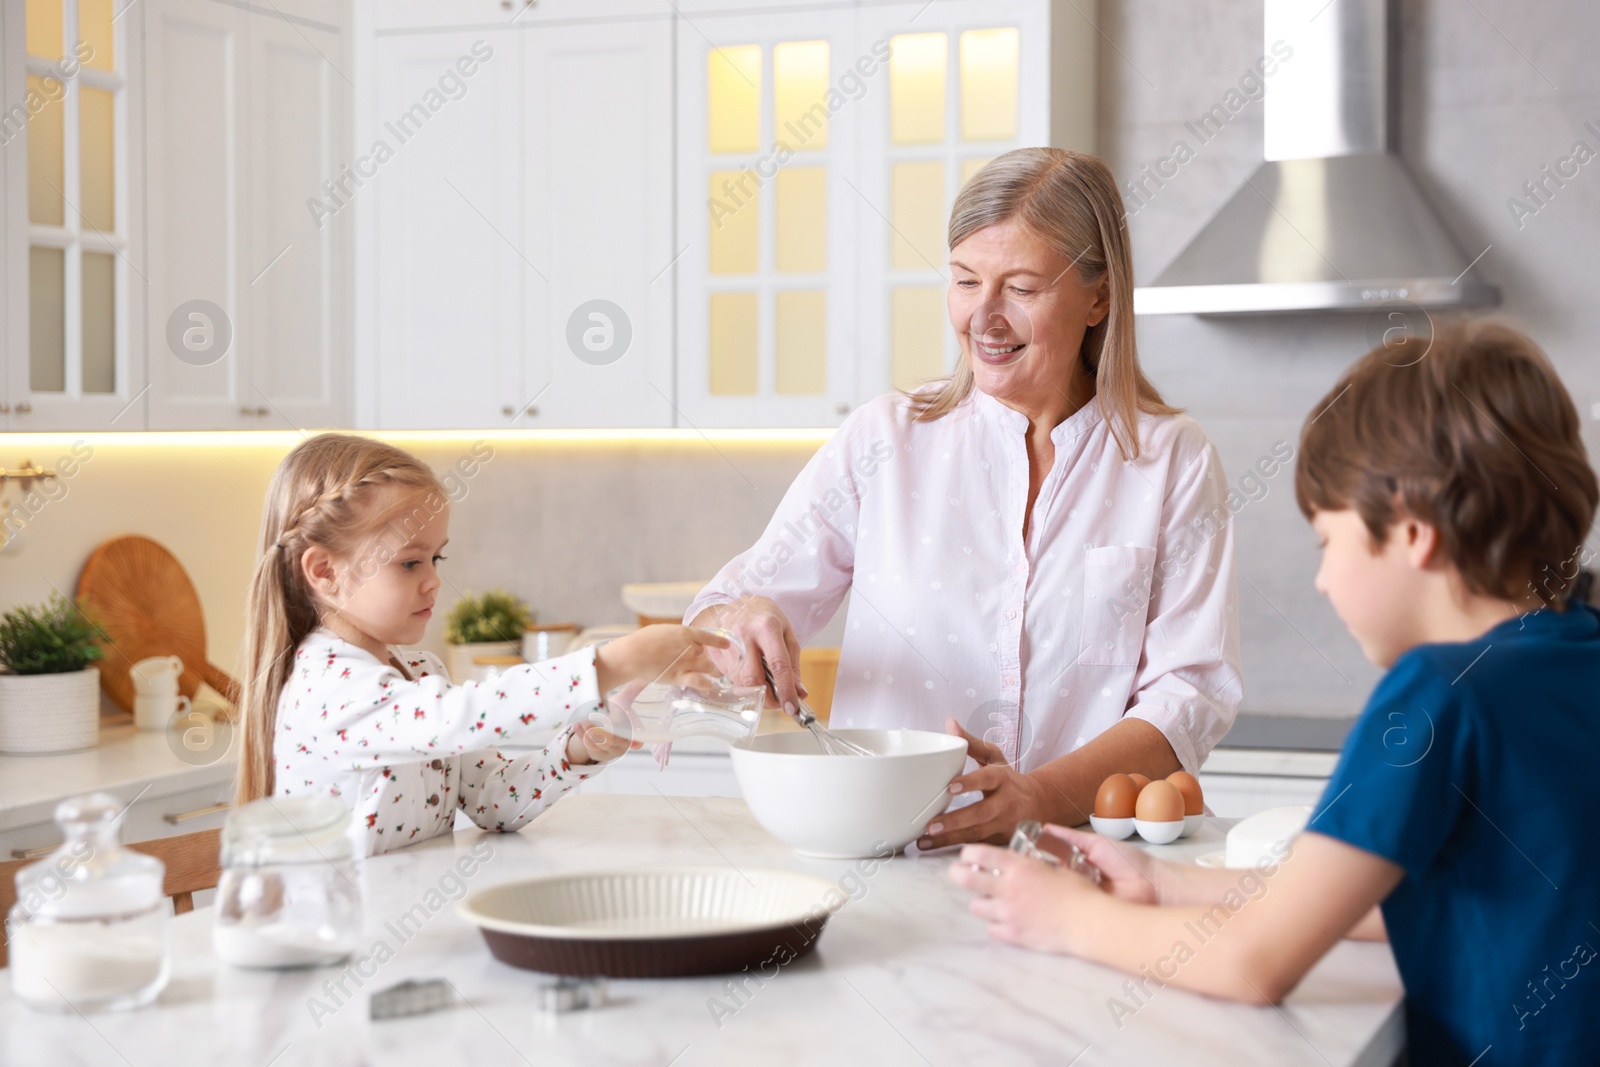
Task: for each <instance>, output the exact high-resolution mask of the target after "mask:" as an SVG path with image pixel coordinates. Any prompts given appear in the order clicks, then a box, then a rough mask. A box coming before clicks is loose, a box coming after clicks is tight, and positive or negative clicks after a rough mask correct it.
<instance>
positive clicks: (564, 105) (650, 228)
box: [522, 18, 676, 427]
mask: <svg viewBox="0 0 1600 1067" xmlns="http://www.w3.org/2000/svg"><path fill="white" fill-rule="evenodd" d="M522 42H523V107H524V121H523V127H522V129H523V137H522V143H523V160H524V167H525V170H524V180H523V189H522V196H523V200H524V203H525V209H524V210H525V212H526V214H525V225H526V233H527V244H528V248H529V259H530V260H531V261H532V264H531V265H530V270H529V274H530V275H532V276H531V277H527V278H526V284H525V285H524V287H523V309H524V313H525V314H526V316H527V318H526V320H525V322H526V330H527V334H526V336H527V337H528V339H529V343H528V345H527V348H526V350H527V353H528V358H527V361H526V364H525V372H524V373H525V374H526V376H527V385H526V389H525V392H526V393H527V395H528V396H529V397H530V399H532V401H533V403H534V404H535V405H536V406H537V407H538V408H539V415H538V417H537V418H536V419H531V420H530V419H527V418H525V419H524V421H525V422H531V424H533V425H538V426H552V427H595V426H600V427H606V426H641V427H642V426H671V425H672V424H673V403H672V394H673V378H672V372H673V360H672V345H673V335H672V313H673V291H672V282H673V275H672V264H673V258H674V253H675V252H676V249H674V248H673V246H672V208H673V199H672V190H673V186H672V164H671V160H672V95H671V93H669V92H663V91H662V89H663V87H664V86H669V85H670V84H671V81H672V22H671V20H670V19H667V18H654V19H636V20H614V21H606V22H602V23H584V24H580V25H559V26H558V25H549V26H546V25H539V24H535V25H533V26H531V27H530V28H529V29H527V30H526V31H524V32H523V34H522Z"/></svg>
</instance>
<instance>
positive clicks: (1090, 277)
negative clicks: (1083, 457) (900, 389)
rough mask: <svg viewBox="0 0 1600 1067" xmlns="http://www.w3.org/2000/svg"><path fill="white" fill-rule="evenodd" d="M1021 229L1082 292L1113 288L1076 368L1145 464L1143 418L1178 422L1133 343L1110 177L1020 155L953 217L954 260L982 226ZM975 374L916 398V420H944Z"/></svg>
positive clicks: (1129, 289)
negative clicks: (1045, 246)
mask: <svg viewBox="0 0 1600 1067" xmlns="http://www.w3.org/2000/svg"><path fill="white" fill-rule="evenodd" d="M1013 218H1014V219H1017V220H1018V221H1019V222H1021V223H1022V225H1023V226H1025V227H1026V228H1027V229H1028V230H1029V231H1031V232H1032V233H1034V234H1037V235H1038V236H1039V237H1040V238H1041V239H1042V240H1044V241H1046V242H1048V243H1049V244H1050V245H1051V246H1052V247H1053V248H1054V249H1055V250H1056V252H1057V253H1059V254H1060V255H1062V256H1064V257H1065V258H1067V259H1069V260H1071V261H1072V262H1073V263H1074V265H1075V267H1076V269H1077V272H1078V277H1079V278H1080V279H1082V281H1083V283H1084V284H1085V285H1097V284H1099V283H1100V282H1101V281H1102V280H1104V281H1105V283H1106V288H1107V290H1108V296H1109V297H1110V301H1111V307H1110V309H1109V311H1107V313H1106V317H1105V318H1104V319H1102V320H1100V323H1099V324H1098V325H1095V326H1091V327H1089V329H1088V330H1087V331H1085V332H1084V335H1083V345H1082V347H1081V348H1080V349H1079V352H1078V358H1079V360H1080V361H1081V362H1082V364H1083V369H1084V373H1086V374H1087V375H1088V376H1089V377H1090V379H1091V380H1092V381H1093V382H1094V386H1095V395H1096V396H1098V397H1099V398H1100V406H1101V409H1102V411H1103V412H1104V414H1105V418H1106V422H1107V424H1108V425H1109V426H1110V428H1111V435H1112V437H1113V438H1114V439H1115V440H1116V442H1117V448H1118V450H1119V451H1120V452H1121V453H1122V456H1123V458H1124V459H1130V460H1131V459H1137V458H1138V456H1139V414H1140V412H1147V413H1149V414H1152V415H1164V414H1172V413H1173V412H1176V411H1177V410H1178V409H1177V408H1174V407H1171V406H1169V405H1168V404H1167V403H1166V402H1165V401H1164V400H1162V399H1161V394H1160V393H1158V392H1157V391H1156V387H1155V386H1153V385H1151V384H1150V381H1149V379H1147V378H1146V377H1145V376H1144V372H1143V371H1142V370H1140V368H1139V353H1138V350H1137V348H1136V347H1135V343H1134V334H1133V256H1132V254H1131V253H1130V251H1129V248H1128V225H1127V218H1126V215H1125V213H1124V212H1123V209H1122V196H1121V194H1119V193H1118V192H1117V183H1116V179H1114V178H1113V177H1112V176H1111V170H1110V168H1108V167H1107V166H1106V165H1105V164H1104V163H1103V162H1101V161H1100V160H1099V159H1098V158H1096V157H1095V156H1091V155H1087V154H1085V153H1083V152H1068V151H1066V150H1064V149H1060V148H1018V149H1015V150H1014V151H1011V152H1007V153H1005V154H1004V155H1001V156H997V157H996V158H995V159H993V160H991V161H990V162H989V163H988V164H987V165H986V166H985V167H984V168H983V169H982V170H980V171H978V173H977V174H975V175H973V177H972V180H971V181H969V182H968V183H967V184H966V186H965V187H964V188H963V189H962V190H961V192H960V193H959V194H958V195H957V196H956V202H955V203H954V204H953V205H952V206H951V208H950V227H949V234H948V237H947V243H948V244H949V246H950V248H951V250H954V249H955V247H956V246H957V245H959V244H960V243H961V242H962V241H965V240H966V239H967V238H968V237H970V236H972V235H973V234H974V233H977V232H978V231H979V230H981V229H983V228H984V227H985V226H993V225H994V224H995V223H999V222H1006V221H1008V220H1010V219H1013ZM972 382H973V378H972V367H971V366H970V365H969V364H968V363H967V361H966V360H964V359H963V360H960V361H958V363H957V365H956V369H955V372H954V373H953V374H951V375H950V377H948V378H946V379H944V380H943V381H942V382H940V383H938V388H937V389H927V390H923V391H920V392H917V393H914V394H912V395H911V404H912V410H913V412H914V414H913V416H912V417H913V418H915V419H916V420H917V421H919V422H931V421H932V420H934V419H940V418H943V417H944V416H946V415H948V414H949V413H950V412H951V411H953V410H955V408H956V407H957V405H959V404H960V403H961V402H962V401H964V400H966V399H967V397H968V396H970V395H971V393H972Z"/></svg>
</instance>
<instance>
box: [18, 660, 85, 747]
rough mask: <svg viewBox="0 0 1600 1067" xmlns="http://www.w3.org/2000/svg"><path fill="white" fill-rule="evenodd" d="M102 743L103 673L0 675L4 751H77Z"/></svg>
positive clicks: (73, 672) (74, 672)
mask: <svg viewBox="0 0 1600 1067" xmlns="http://www.w3.org/2000/svg"><path fill="white" fill-rule="evenodd" d="M99 743H100V672H99V671H97V670H95V669H94V668H93V667H85V668H84V669H83V670H81V671H71V672H69V673H66V674H0V752H6V753H12V754H16V753H30V752H71V751H72V750H74V749H79V748H93V747H94V746H95V745H97V744H99Z"/></svg>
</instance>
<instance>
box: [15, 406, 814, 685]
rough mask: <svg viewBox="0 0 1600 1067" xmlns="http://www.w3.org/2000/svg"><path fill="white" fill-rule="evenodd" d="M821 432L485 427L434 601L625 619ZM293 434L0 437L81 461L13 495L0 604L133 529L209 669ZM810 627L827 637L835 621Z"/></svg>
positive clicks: (438, 645) (452, 459)
mask: <svg viewBox="0 0 1600 1067" xmlns="http://www.w3.org/2000/svg"><path fill="white" fill-rule="evenodd" d="M387 436H388V439H390V440H393V441H394V442H395V443H396V444H398V445H400V446H401V447H403V448H406V449H407V450H409V451H411V452H413V453H415V454H416V455H418V456H419V457H421V458H422V459H423V461H424V462H426V463H428V464H429V465H430V466H432V467H433V468H434V469H435V470H437V471H444V470H445V469H447V468H449V467H451V466H453V465H455V464H456V463H457V462H458V461H460V460H462V459H465V458H467V457H468V456H469V455H470V454H471V452H470V450H471V449H472V448H473V440H472V439H471V438H469V437H465V436H463V437H452V438H449V439H440V436H439V435H434V436H432V437H431V438H430V437H425V436H413V437H405V436H399V435H387ZM821 439H822V437H821V435H820V434H787V435H779V436H778V438H777V439H776V440H772V441H752V440H749V439H748V438H746V439H742V440H741V439H739V438H738V437H731V438H730V436H728V435H717V434H713V435H711V440H705V439H701V438H699V437H694V438H693V439H692V440H691V439H688V438H687V437H686V436H685V435H675V436H673V437H671V438H670V439H665V438H664V439H650V438H647V437H641V438H637V439H627V438H617V437H613V438H610V439H602V440H598V441H595V440H590V441H584V442H562V441H556V442H551V441H530V440H527V439H526V438H524V439H515V438H508V437H507V438H496V437H491V438H489V439H488V441H487V445H488V448H489V449H491V450H492V456H491V458H490V459H489V460H488V461H487V462H486V463H483V464H482V465H481V466H480V467H479V468H478V471H477V473H476V474H475V475H474V476H473V477H472V478H471V479H469V480H465V481H464V484H465V487H466V488H465V493H464V495H462V496H461V498H460V499H459V500H458V502H457V503H456V504H455V505H453V506H452V508H451V522H450V546H449V548H447V549H446V550H445V555H446V556H448V557H449V559H448V561H447V562H446V563H445V564H444V565H443V574H444V577H445V578H446V580H447V581H448V583H449V585H448V586H447V587H446V588H445V589H443V590H442V591H441V596H440V600H441V605H442V606H443V607H448V605H449V604H450V602H451V601H453V600H454V599H455V597H456V594H457V592H465V591H469V590H470V591H474V592H481V591H482V590H484V589H488V588H492V587H504V588H507V589H510V590H512V591H513V592H515V593H517V594H518V595H520V596H522V597H523V598H524V599H525V600H527V601H528V603H529V604H530V606H532V607H533V608H534V609H535V611H536V612H537V613H538V617H539V619H540V621H547V622H578V623H581V624H584V625H592V624H597V623H606V622H628V621H632V614H631V613H630V612H629V611H628V610H627V609H626V608H625V607H624V606H623V604H622V600H621V598H620V589H621V586H622V584H623V583H624V582H633V581H682V580H692V579H706V578H709V577H710V576H711V575H712V574H714V573H715V572H716V570H717V568H718V567H720V566H721V565H722V564H723V563H725V562H726V561H727V560H728V559H730V558H731V557H732V556H733V555H734V554H735V553H737V552H739V551H741V550H742V549H744V548H746V547H748V545H749V544H750V542H752V541H753V540H754V539H755V537H756V535H757V534H758V533H760V531H761V527H762V526H763V525H764V524H765V521H766V517H767V516H769V515H770V514H771V512H772V510H773V509H774V508H775V507H776V506H777V503H778V500H779V498H781V497H782V495H783V492H784V490H785V489H787V488H788V485H789V482H790V481H791V480H792V479H793V478H794V475H795V474H796V473H798V471H799V470H800V468H801V467H802V466H803V465H804V463H805V461H806V459H807V458H808V457H809V456H810V454H811V453H812V452H814V451H815V450H816V447H817V444H818V442H820V440H821ZM299 440H300V436H299V435H298V434H296V433H293V432H284V433H251V432H242V431H241V432H231V433H208V434H193V435H177V434H161V433H152V434H81V435H71V434H50V435H44V434H29V435H21V434H10V435H0V463H3V464H4V465H6V466H15V465H17V464H18V463H19V462H20V461H21V460H22V459H23V458H24V457H26V458H29V459H32V460H33V461H35V462H36V463H39V464H41V465H45V466H58V467H60V468H61V469H63V470H66V469H69V467H68V465H65V464H62V463H61V462H60V460H61V458H62V457H69V456H72V455H74V448H75V447H76V449H77V452H78V454H80V455H81V454H87V455H88V457H89V458H88V459H87V460H86V461H83V462H80V463H79V464H78V469H77V470H76V472H75V473H74V474H73V475H72V476H71V477H70V478H67V477H63V478H61V479H58V480H57V481H56V482H55V483H54V484H48V483H38V484H36V487H35V490H34V494H33V496H34V498H35V499H37V500H42V501H43V503H42V504H41V505H40V506H38V507H36V508H28V507H27V506H26V505H23V506H24V507H25V511H24V512H23V513H20V515H19V518H21V519H25V520H26V521H25V525H24V524H23V523H22V522H20V521H18V518H14V519H13V521H12V529H15V528H16V527H17V526H19V525H20V526H22V533H21V536H20V537H17V538H15V539H14V540H13V541H12V542H10V543H9V544H8V545H7V546H6V547H5V549H4V550H0V610H3V609H5V608H9V607H11V606H13V605H15V604H19V603H36V602H38V601H41V600H43V599H45V598H47V597H48V596H49V595H50V594H51V592H52V590H53V589H55V590H60V591H61V592H63V593H67V594H71V593H72V591H73V590H74V588H75V587H76V584H77V580H78V575H79V573H80V571H81V570H82V568H83V563H84V561H85V560H86V559H87V558H88V556H89V554H90V553H91V552H92V551H93V550H94V548H95V546H96V545H98V544H99V543H101V542H102V541H104V540H106V539H107V538H111V537H116V536H119V535H122V534H130V533H138V534H143V535H144V536H147V537H151V538H154V539H155V540H157V541H159V542H160V543H161V544H163V545H165V546H166V547H167V548H168V549H169V550H170V551H171V552H172V553H173V554H174V555H175V556H176V557H177V558H178V560H179V562H181V563H182V564H183V566H184V568H185V569H186V570H187V571H188V572H189V576H190V578H191V579H192V580H193V581H194V583H195V586H196V588H197V589H198V590H199V593H200V599H201V601H202V604H203V606H204V609H205V612H206V637H207V643H208V645H209V647H210V651H211V658H212V661H213V662H215V663H216V664H218V665H219V666H221V667H222V668H223V669H224V670H229V671H233V670H234V662H235V656H236V654H237V651H238V649H239V646H240V642H241V640H242V638H243V633H244V619H243V606H244V594H245V589H246V587H247V586H248V584H249V581H250V569H251V566H252V563H253V559H254V553H255V545H256V539H257V537H258V536H259V527H260V521H261V505H262V501H263V499H264V498H265V495H266V488H267V482H268V480H269V479H270V478H271V476H272V471H273V469H274V468H275V467H276V466H277V464H278V462H279V461H280V460H281V459H282V458H283V456H284V455H285V454H286V453H287V452H288V451H289V450H290V449H292V448H293V447H294V446H295V444H296V443H298V442H299ZM176 442H182V443H181V444H179V443H176ZM85 450H87V451H86V452H85ZM21 496H22V494H20V492H19V491H18V489H17V488H16V487H14V486H13V487H7V488H6V489H5V491H4V493H3V494H0V498H3V501H4V506H3V509H0V510H4V511H5V512H6V513H8V514H9V513H12V509H13V508H15V507H17V506H18V505H19V501H20V500H21ZM52 497H53V499H50V498H52ZM443 614H444V613H443V612H442V611H441V612H440V613H439V614H438V615H435V616H434V618H433V620H432V621H431V622H430V623H429V627H428V633H427V636H426V638H425V640H424V641H423V644H424V645H425V646H426V647H429V648H432V649H434V650H435V651H441V650H442V649H443V642H444V618H443ZM823 636H824V640H825V641H826V640H827V639H828V638H830V637H831V639H832V640H831V643H837V631H833V632H832V633H831V634H825V635H823Z"/></svg>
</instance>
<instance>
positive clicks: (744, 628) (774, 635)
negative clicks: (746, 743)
mask: <svg viewBox="0 0 1600 1067" xmlns="http://www.w3.org/2000/svg"><path fill="white" fill-rule="evenodd" d="M694 624H695V625H696V626H715V627H718V628H720V629H724V630H731V631H733V633H734V634H735V635H736V636H737V637H738V638H739V640H740V641H742V642H744V649H745V653H744V662H743V663H742V664H740V663H737V662H736V661H735V660H734V657H733V655H732V654H729V653H724V654H723V655H721V656H718V657H716V658H717V659H718V660H719V661H720V662H721V665H722V666H723V667H725V668H726V671H725V672H724V673H726V674H727V675H728V677H729V678H731V679H732V680H733V681H734V683H735V684H737V685H760V686H764V685H766V684H767V679H766V675H765V674H763V673H762V670H761V665H762V663H763V662H764V663H766V665H767V666H768V667H769V668H771V670H772V682H773V685H772V688H771V689H770V690H769V692H771V694H772V698H773V700H775V701H776V702H777V706H778V707H781V708H782V709H783V710H784V711H786V712H788V713H789V714H790V715H794V714H795V713H796V712H797V711H798V710H799V706H800V705H799V699H800V698H801V697H803V696H805V695H806V687H805V686H804V685H803V684H801V682H800V641H799V639H798V638H796V637H795V634H794V627H793V626H791V625H789V617H788V616H787V615H785V614H784V613H783V609H782V608H780V607H778V605H777V602H776V601H773V600H772V599H770V598H768V597H764V596H747V597H740V598H739V599H738V600H734V601H731V602H729V603H727V604H717V605H714V606H713V607H709V608H707V609H706V610H705V611H702V612H701V613H700V614H699V615H698V616H696V617H695V620H694Z"/></svg>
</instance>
